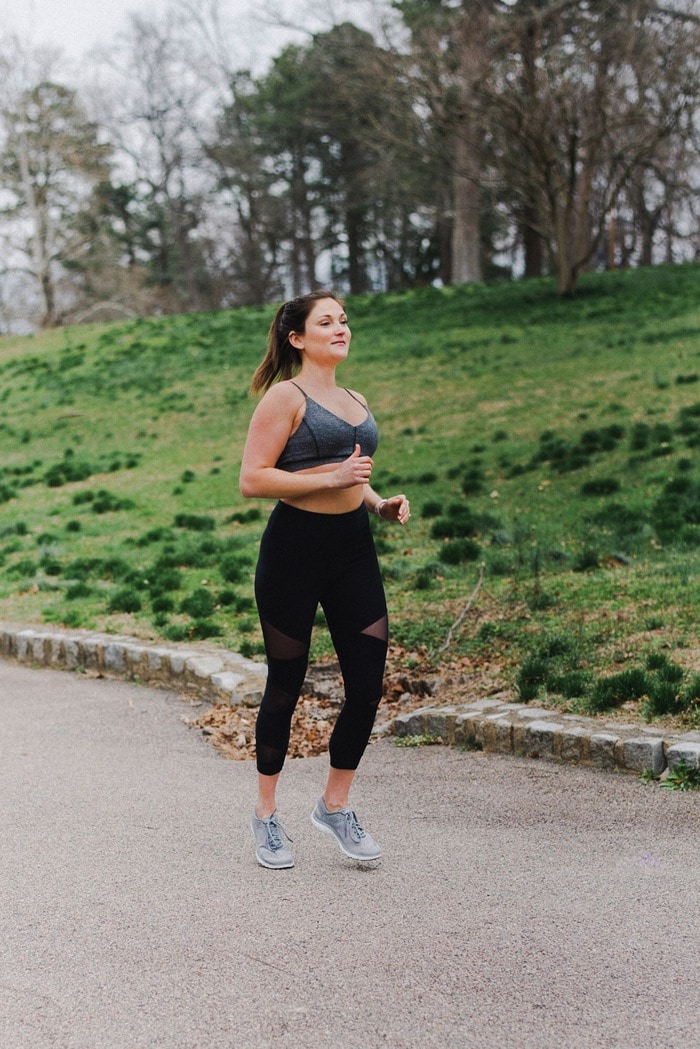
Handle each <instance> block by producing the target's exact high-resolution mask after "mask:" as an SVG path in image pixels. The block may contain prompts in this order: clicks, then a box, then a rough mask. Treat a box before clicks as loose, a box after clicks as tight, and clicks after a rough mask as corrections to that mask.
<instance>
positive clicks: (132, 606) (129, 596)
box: [107, 586, 141, 612]
mask: <svg viewBox="0 0 700 1049" xmlns="http://www.w3.org/2000/svg"><path fill="white" fill-rule="evenodd" d="M107 609H108V611H109V612H140V611H141V595H140V594H139V592H138V590H135V589H134V588H133V587H131V586H125V587H122V588H121V589H120V590H117V591H116V593H115V594H113V595H112V597H111V599H110V602H109V605H108V606H107Z"/></svg>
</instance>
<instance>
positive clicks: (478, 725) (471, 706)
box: [388, 699, 700, 776]
mask: <svg viewBox="0 0 700 1049" xmlns="http://www.w3.org/2000/svg"><path fill="white" fill-rule="evenodd" d="M388 732H389V733H391V734H393V735H395V736H421V735H426V736H432V737H437V738H439V739H441V740H442V741H443V742H444V743H448V744H452V745H453V746H465V747H475V748H479V749H483V750H484V751H488V752H490V753H494V754H515V755H517V756H519V757H529V758H549V759H550V760H555V761H563V762H570V763H572V764H581V765H591V766H593V767H595V768H599V769H606V770H608V771H614V770H620V771H625V772H634V773H637V774H640V773H642V772H647V771H651V772H653V774H654V775H655V776H662V775H663V774H664V773H665V772H666V770H668V769H674V768H676V767H677V766H678V765H679V764H680V763H681V762H685V764H686V765H688V766H689V767H690V768H700V732H685V733H679V734H677V735H674V734H672V733H666V732H663V731H662V730H661V729H659V728H654V727H653V726H640V725H625V724H622V723H621V722H619V721H604V720H600V721H599V720H597V719H594V718H583V717H577V716H575V715H570V714H558V713H557V712H556V711H552V710H543V709H541V708H535V707H529V706H527V705H526V704H523V703H521V704H518V703H502V702H501V701H500V700H497V699H482V700H478V701H476V702H474V703H467V704H464V705H463V706H462V705H460V706H449V707H439V706H432V707H423V708H421V709H420V710H414V711H413V712H412V713H409V714H400V715H399V716H398V717H396V718H394V720H393V721H392V722H391V723H390V725H389V726H388Z"/></svg>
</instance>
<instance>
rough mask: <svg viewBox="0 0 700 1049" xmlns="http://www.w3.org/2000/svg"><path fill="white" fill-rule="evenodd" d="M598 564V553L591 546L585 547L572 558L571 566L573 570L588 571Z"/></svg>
mask: <svg viewBox="0 0 700 1049" xmlns="http://www.w3.org/2000/svg"><path fill="white" fill-rule="evenodd" d="M599 565H600V553H599V551H598V550H594V549H593V547H591V546H587V547H585V548H584V549H583V550H582V551H581V552H580V554H578V555H577V557H576V558H575V560H574V563H573V565H572V568H573V570H574V572H590V571H592V570H593V569H595V568H598V566H599Z"/></svg>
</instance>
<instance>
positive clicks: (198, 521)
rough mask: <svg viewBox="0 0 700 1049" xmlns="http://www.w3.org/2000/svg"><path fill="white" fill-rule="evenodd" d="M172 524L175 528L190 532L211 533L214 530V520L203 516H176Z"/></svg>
mask: <svg viewBox="0 0 700 1049" xmlns="http://www.w3.org/2000/svg"><path fill="white" fill-rule="evenodd" d="M174 524H175V527H176V528H186V529H188V530H189V531H190V532H213V531H214V529H215V528H216V521H215V520H214V518H213V517H208V516H206V515H204V514H176V515H175V521H174Z"/></svg>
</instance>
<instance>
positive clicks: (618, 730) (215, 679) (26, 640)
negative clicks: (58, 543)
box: [0, 622, 700, 776]
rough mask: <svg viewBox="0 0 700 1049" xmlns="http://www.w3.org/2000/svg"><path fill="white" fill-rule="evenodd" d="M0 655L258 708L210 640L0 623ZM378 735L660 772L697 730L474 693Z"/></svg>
mask: <svg viewBox="0 0 700 1049" xmlns="http://www.w3.org/2000/svg"><path fill="white" fill-rule="evenodd" d="M0 658H3V659H7V660H13V661H15V662H17V663H25V664H28V665H30V666H39V667H47V668H52V669H57V670H84V671H88V672H93V673H97V674H99V675H101V676H103V677H113V678H124V679H127V680H132V681H137V682H139V683H141V684H144V685H150V686H156V687H157V686H160V687H163V688H170V689H174V690H177V691H179V692H183V693H185V694H189V695H191V696H193V697H196V698H201V699H205V700H207V701H209V702H212V703H221V702H223V703H230V704H231V706H246V707H256V706H259V704H260V700H261V698H262V693H263V691H264V688H265V681H266V679H267V667H266V666H265V664H264V663H256V662H254V661H253V660H252V659H246V658H245V657H244V656H241V655H238V654H237V653H235V652H229V651H227V650H225V649H220V648H215V647H214V646H211V645H205V644H199V645H185V644H174V643H173V644H167V645H165V644H163V645H161V644H157V643H153V642H148V641H144V640H143V639H140V638H134V637H128V636H126V635H120V634H100V633H93V632H91V631H86V630H65V629H58V628H55V627H50V628H49V627H16V626H12V625H10V624H7V623H2V622H0ZM378 734H382V735H394V736H422V735H427V736H432V737H437V738H439V739H441V740H442V741H443V742H444V743H447V744H450V745H453V746H466V747H478V748H479V749H483V750H484V751H487V752H491V753H496V754H515V755H517V756H522V757H531V758H548V759H550V760H555V761H563V762H568V763H572V764H582V765H592V766H594V767H596V768H600V769H606V770H609V771H613V770H621V771H625V772H633V773H637V774H641V773H642V772H646V771H647V770H650V771H651V772H653V773H654V775H655V776H661V775H662V774H663V773H664V772H666V770H672V769H674V768H676V767H677V766H678V765H679V764H680V763H681V762H684V763H685V764H686V765H687V766H689V767H690V768H700V732H685V733H680V734H672V733H668V734H662V733H661V732H660V731H659V729H656V728H653V727H646V726H639V725H624V724H620V723H619V722H614V721H611V722H605V721H598V720H596V719H593V718H583V717H578V716H576V715H571V714H557V713H556V712H555V711H551V710H543V709H540V708H535V707H528V706H527V705H526V704H517V703H503V702H502V701H501V700H498V699H481V700H476V701H475V702H472V703H465V704H460V705H458V706H457V705H455V706H445V707H440V706H430V707H422V708H421V709H420V710H414V711H412V712H411V713H409V714H400V715H399V716H398V717H396V718H394V719H393V720H392V721H390V722H389V723H387V724H385V725H383V726H382V727H381V728H379V729H378Z"/></svg>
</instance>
